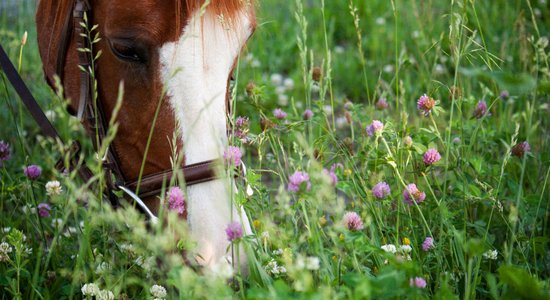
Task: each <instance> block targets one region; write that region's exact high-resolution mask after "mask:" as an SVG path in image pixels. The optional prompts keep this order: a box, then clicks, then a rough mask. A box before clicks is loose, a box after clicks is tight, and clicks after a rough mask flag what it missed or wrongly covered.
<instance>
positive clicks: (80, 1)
mask: <svg viewBox="0 0 550 300" xmlns="http://www.w3.org/2000/svg"><path fill="white" fill-rule="evenodd" d="M90 2H91V0H75V1H74V3H73V9H72V11H69V13H68V14H67V16H66V17H65V21H64V25H63V30H62V35H61V43H60V47H59V49H58V53H57V62H56V73H57V75H58V76H60V79H61V82H62V83H63V73H64V69H65V61H66V58H67V52H68V49H69V45H70V43H71V38H74V39H75V41H76V44H77V49H86V48H89V41H88V40H87V38H86V37H84V36H85V35H84V34H83V33H84V28H83V26H82V25H81V24H82V23H83V22H84V15H87V16H88V17H90V16H91V5H90ZM92 55H93V53H90V52H88V51H78V60H79V65H80V66H81V67H82V68H84V69H86V70H88V69H89V68H90V66H91V65H92V64H91V61H92ZM0 65H1V67H2V69H3V70H4V72H5V74H6V76H7V77H8V80H9V81H10V82H11V83H12V85H13V86H14V88H15V90H16V92H17V93H18V94H19V96H20V97H21V100H22V101H23V103H24V104H25V106H26V107H27V109H28V110H29V111H30V113H31V115H32V117H33V119H34V120H35V121H36V122H37V124H38V125H39V127H40V129H41V130H42V132H43V134H44V135H46V136H48V137H51V138H53V139H56V140H60V141H61V138H60V136H59V134H58V133H57V131H56V130H55V128H54V127H53V125H52V124H51V123H50V121H49V120H48V118H47V117H46V116H45V114H44V112H43V111H42V110H41V108H40V106H39V105H38V104H37V102H36V100H35V99H34V98H33V96H32V94H31V93H30V91H29V90H28V88H27V86H26V85H25V83H24V82H23V80H22V79H21V77H20V76H19V74H18V73H17V71H16V70H15V67H14V66H13V64H12V63H11V62H10V60H9V58H8V56H7V55H6V53H5V51H4V50H3V49H2V47H1V46H0ZM94 84H95V83H94V79H93V78H92V76H91V74H90V72H84V71H82V70H81V71H80V98H79V102H78V103H79V104H78V110H77V117H78V118H79V120H81V122H83V123H85V125H88V126H85V127H86V130H87V133H88V135H89V136H90V137H93V136H94V135H96V134H98V136H99V139H98V140H99V142H100V143H101V141H103V139H104V137H105V136H106V134H107V123H106V118H105V114H104V111H103V109H102V106H101V101H97V100H96V103H94V100H93V96H92V92H93V90H92V87H93V86H94ZM92 141H93V146H94V149H95V150H96V151H97V150H98V149H99V147H100V145H98V143H97V141H96V139H95V138H92ZM80 150H81V147H80V143H79V142H78V141H76V142H73V144H72V145H71V147H70V149H69V164H70V166H69V168H68V169H69V170H77V171H78V174H79V175H80V177H81V178H82V179H83V180H84V182H88V181H89V180H90V179H92V177H93V173H92V172H91V170H90V169H89V168H88V167H87V166H86V165H85V163H83V162H80V163H79V159H78V158H79V156H80ZM101 159H102V168H103V170H104V171H105V178H106V186H107V189H106V196H107V199H109V201H110V203H111V205H112V206H113V207H115V208H116V207H118V206H120V203H119V201H118V197H117V196H116V195H115V193H114V192H115V191H118V190H121V191H123V192H124V193H126V194H127V195H128V196H130V198H131V199H132V200H133V201H134V202H135V203H136V205H137V208H138V209H139V210H141V211H142V212H143V213H145V214H146V215H147V216H148V217H149V218H150V219H152V220H153V221H155V220H156V217H155V216H154V214H153V213H152V212H151V211H150V209H149V208H148V207H147V206H146V205H145V204H144V203H143V201H142V200H141V198H145V197H149V196H155V195H160V194H161V192H162V190H163V187H164V186H165V184H166V182H167V180H170V178H172V176H173V175H175V174H174V173H175V172H176V173H179V172H181V173H183V178H184V180H185V184H186V186H190V185H194V184H198V183H202V182H207V181H211V180H214V179H216V178H217V176H216V173H215V169H216V166H217V165H218V164H219V160H207V161H202V162H199V163H195V164H190V165H185V166H182V167H179V168H178V169H177V170H172V169H170V170H164V171H161V172H158V173H154V174H149V175H145V176H143V177H142V178H141V180H140V181H139V182H138V181H137V180H134V181H132V180H128V179H127V178H126V177H125V176H124V173H123V172H122V169H121V168H120V165H119V160H118V156H117V153H116V149H114V145H110V147H109V148H108V150H107V153H106V155H105V157H104V158H101ZM242 167H243V168H244V166H242ZM56 169H57V170H58V171H60V172H63V171H65V170H67V168H66V166H65V163H64V161H63V160H59V161H58V163H57V164H56ZM138 187H139V191H137V192H136V189H138Z"/></svg>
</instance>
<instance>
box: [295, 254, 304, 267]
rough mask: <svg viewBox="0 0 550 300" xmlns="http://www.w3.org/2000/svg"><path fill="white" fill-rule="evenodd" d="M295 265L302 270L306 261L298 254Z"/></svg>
mask: <svg viewBox="0 0 550 300" xmlns="http://www.w3.org/2000/svg"><path fill="white" fill-rule="evenodd" d="M295 267H296V269H298V270H303V269H305V268H306V261H305V259H304V258H303V257H302V256H298V258H296V262H295Z"/></svg>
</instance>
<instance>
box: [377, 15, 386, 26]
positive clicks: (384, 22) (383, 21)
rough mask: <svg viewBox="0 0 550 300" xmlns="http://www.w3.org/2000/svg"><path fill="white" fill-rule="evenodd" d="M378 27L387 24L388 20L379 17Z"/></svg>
mask: <svg viewBox="0 0 550 300" xmlns="http://www.w3.org/2000/svg"><path fill="white" fill-rule="evenodd" d="M375 22H376V25H384V24H386V19H384V18H382V17H378V18H376V21H375Z"/></svg>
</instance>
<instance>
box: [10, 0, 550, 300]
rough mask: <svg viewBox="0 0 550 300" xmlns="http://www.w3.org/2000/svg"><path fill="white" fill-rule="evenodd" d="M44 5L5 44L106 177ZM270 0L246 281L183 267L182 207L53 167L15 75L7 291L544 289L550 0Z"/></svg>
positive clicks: (126, 295)
mask: <svg viewBox="0 0 550 300" xmlns="http://www.w3.org/2000/svg"><path fill="white" fill-rule="evenodd" d="M33 2H34V1H21V2H20V3H19V2H16V4H14V5H11V6H8V5H6V4H4V7H2V11H1V12H0V24H2V25H1V26H0V43H1V44H2V46H3V47H4V48H5V49H6V50H7V51H8V53H9V54H10V57H11V59H12V61H14V62H15V63H16V66H18V67H19V68H20V72H21V74H22V76H23V78H24V79H25V81H26V82H27V83H28V84H29V85H30V87H31V90H32V91H33V94H34V95H35V96H36V97H37V98H38V99H39V100H40V102H41V105H42V107H43V108H44V110H45V111H47V115H48V117H49V118H50V119H51V120H52V121H53V122H54V124H55V125H56V127H57V129H58V130H59V131H60V134H61V135H62V137H63V138H64V139H65V140H66V141H71V140H75V139H78V140H80V141H86V142H85V143H84V144H85V148H86V151H85V153H86V156H85V160H86V162H87V164H88V165H89V166H90V167H91V168H92V170H93V171H94V173H95V174H96V175H97V177H96V180H97V181H98V182H101V180H102V179H101V178H102V174H101V166H100V164H99V162H98V161H97V160H96V159H95V157H96V155H95V154H94V153H93V150H92V147H91V143H90V141H89V139H87V138H86V137H85V134H84V131H83V129H82V128H81V126H80V124H79V122H78V121H77V120H76V119H74V118H73V117H70V116H69V115H68V113H67V112H66V102H65V100H64V99H62V98H61V97H59V95H60V94H59V93H58V94H55V93H53V92H52V91H51V90H50V89H49V88H48V86H47V85H46V82H45V81H44V80H43V75H42V69H41V63H40V59H39V56H38V48H37V45H36V30H35V29H34V23H33V22H34V21H33V16H34V3H33ZM258 2H259V3H257V4H256V5H257V11H258V28H257V31H256V33H255V34H254V36H253V37H252V38H251V40H250V41H249V43H248V46H247V49H246V51H245V52H244V53H243V54H242V55H241V57H240V59H239V68H238V70H237V72H236V74H235V84H234V89H233V90H232V98H233V104H234V108H235V109H234V110H233V116H232V117H231V123H232V124H233V126H232V127H233V131H232V133H231V136H230V141H231V145H232V146H234V147H237V148H231V149H229V150H231V151H229V152H227V153H226V157H230V158H231V159H232V160H233V162H234V161H235V160H237V158H239V159H242V160H243V161H244V162H245V163H246V165H247V169H248V172H247V175H246V182H244V181H241V180H238V181H237V186H238V188H239V192H238V193H237V194H235V196H234V198H233V202H234V204H235V205H239V206H244V208H245V211H246V212H247V214H248V215H249V217H250V218H251V221H253V231H254V234H253V235H251V236H241V234H240V231H239V230H240V228H239V225H240V224H239V223H236V224H228V225H229V226H228V228H227V232H228V237H229V238H231V239H232V240H233V243H234V244H240V245H244V249H245V250H246V253H247V256H248V261H249V268H250V270H249V271H248V272H247V274H246V275H245V274H243V273H241V272H240V271H238V270H234V269H233V268H232V266H231V265H229V264H227V265H223V264H221V265H219V266H218V267H217V268H214V269H213V270H202V269H200V268H196V266H189V265H186V264H185V261H184V259H183V258H182V255H181V253H182V252H185V253H187V254H191V253H193V249H194V245H193V243H192V241H190V240H189V239H188V238H186V237H187V236H188V233H187V228H186V226H185V224H183V223H182V222H181V221H178V220H177V216H176V213H174V212H171V211H170V210H164V211H162V212H161V214H162V215H163V216H162V217H161V220H162V221H161V224H158V225H150V224H149V225H148V224H147V223H146V221H145V218H144V216H143V215H141V214H140V213H139V212H137V211H136V210H135V209H134V208H133V207H131V206H130V205H127V206H126V207H124V208H121V209H117V210H112V209H111V208H110V206H109V205H108V202H106V201H102V200H101V197H100V195H101V187H98V186H97V185H95V184H90V185H86V184H83V183H82V181H81V180H80V179H79V178H78V175H77V174H76V172H71V173H68V174H61V173H59V172H58V171H56V170H55V168H54V165H55V163H56V161H57V159H58V158H59V153H65V150H66V149H63V147H62V145H60V144H59V143H56V142H55V141H52V140H49V139H46V138H44V137H43V136H41V135H40V132H39V129H38V127H37V126H36V124H34V123H33V121H32V119H30V115H29V114H28V113H27V111H26V110H25V109H24V108H23V107H22V105H21V104H20V103H19V101H18V99H17V96H16V94H15V93H14V91H13V89H12V88H11V86H10V85H9V83H8V82H7V80H6V79H5V76H4V75H3V74H2V75H1V76H0V77H1V78H2V79H1V81H0V97H1V98H0V99H1V100H0V105H1V109H0V122H1V126H0V140H1V142H0V175H1V179H0V180H1V183H0V214H1V218H0V295H2V296H1V297H0V298H2V299H10V298H15V299H61V298H88V299H93V298H94V297H95V299H113V298H114V299H149V298H157V299H176V298H181V299H191V298H210V299H215V298H250V299H266V298H269V299H287V298H316V299H335V298H343V299H369V298H372V299H396V298H399V299H426V298H436V299H457V298H460V299H474V298H480V299H550V280H549V275H550V248H549V243H550V233H549V231H550V225H549V219H550V210H549V206H550V197H549V195H550V193H549V192H548V189H549V186H548V177H549V174H550V168H549V160H550V151H549V150H550V148H549V142H550V139H549V137H550V134H549V129H550V127H549V119H550V118H549V117H550V97H549V96H548V95H549V91H550V68H549V61H548V58H549V56H548V55H549V54H548V51H549V49H550V47H549V45H548V44H549V40H548V35H549V33H550V32H549V31H550V19H549V16H550V8H549V5H548V3H547V0H525V1H524V0H506V1H475V0H453V1H432V0H418V1H403V0H391V1H387V0H386V1H357V0H349V1H344V0H340V1H324V0H296V1H275V0H265V1H258ZM4 3H11V2H4ZM25 31H28V39H27V41H26V44H25V45H22V43H21V38H22V36H23V33H24V32H25ZM99 59H101V58H99ZM113 134H115V132H114V131H111V135H113ZM241 156H242V157H241ZM136 163H140V162H136ZM247 184H248V185H249V186H250V187H249V188H248V189H247ZM181 187H182V188H183V185H181ZM169 188H170V186H167V187H166V190H167V191H168V190H169ZM172 191H173V190H172ZM171 197H175V196H172V194H167V195H161V198H162V201H165V202H169V201H171V200H173V199H172V198H171ZM236 221H237V222H238V220H236ZM175 236H178V237H181V238H179V239H175V238H174V237H175Z"/></svg>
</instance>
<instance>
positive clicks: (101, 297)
mask: <svg viewBox="0 0 550 300" xmlns="http://www.w3.org/2000/svg"><path fill="white" fill-rule="evenodd" d="M97 299H98V300H114V299H115V295H114V294H113V292H111V291H109V290H101V291H99V294H98V295H97Z"/></svg>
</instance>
